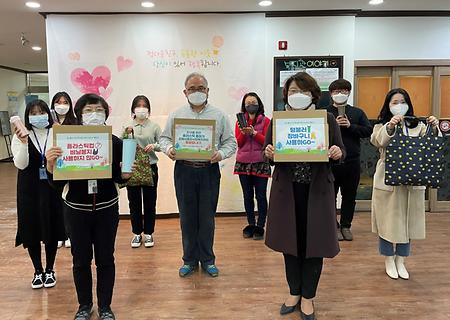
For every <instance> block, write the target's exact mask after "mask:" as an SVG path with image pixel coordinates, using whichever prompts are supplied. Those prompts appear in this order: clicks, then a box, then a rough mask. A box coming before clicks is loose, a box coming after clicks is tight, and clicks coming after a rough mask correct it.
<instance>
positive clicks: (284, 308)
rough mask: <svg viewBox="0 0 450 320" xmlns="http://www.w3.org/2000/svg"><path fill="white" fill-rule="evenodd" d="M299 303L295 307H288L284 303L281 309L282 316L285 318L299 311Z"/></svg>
mask: <svg viewBox="0 0 450 320" xmlns="http://www.w3.org/2000/svg"><path fill="white" fill-rule="evenodd" d="M297 306H298V303H297V304H296V305H295V306H287V305H286V304H284V303H283V305H282V306H281V308H280V314H281V315H282V316H284V315H285V314H289V313H292V312H294V311H295V309H297Z"/></svg>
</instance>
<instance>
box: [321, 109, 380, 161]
mask: <svg viewBox="0 0 450 320" xmlns="http://www.w3.org/2000/svg"><path fill="white" fill-rule="evenodd" d="M326 109H327V111H328V112H330V113H332V114H333V115H334V116H335V117H336V118H337V116H338V109H337V108H336V107H335V106H333V105H330V106H328V107H327V108H326ZM345 115H346V116H347V119H348V120H349V121H350V127H349V128H346V127H340V128H341V134H342V140H343V141H344V146H345V149H346V151H347V156H346V158H345V161H344V162H352V161H358V162H359V155H360V153H361V143H360V140H361V139H363V138H368V137H370V135H371V134H372V130H373V128H372V125H371V124H370V122H369V119H367V116H366V114H365V113H364V111H363V110H361V109H359V108H357V107H353V106H351V105H349V104H348V105H347V106H346V107H345Z"/></svg>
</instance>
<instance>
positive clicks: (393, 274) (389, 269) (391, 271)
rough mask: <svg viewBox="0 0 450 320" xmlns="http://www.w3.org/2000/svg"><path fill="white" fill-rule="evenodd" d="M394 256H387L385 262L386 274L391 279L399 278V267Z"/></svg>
mask: <svg viewBox="0 0 450 320" xmlns="http://www.w3.org/2000/svg"><path fill="white" fill-rule="evenodd" d="M394 259H395V258H394V256H386V260H384V264H385V265H386V274H387V275H388V276H389V277H390V278H391V279H398V272H397V267H396V266H395V261H394Z"/></svg>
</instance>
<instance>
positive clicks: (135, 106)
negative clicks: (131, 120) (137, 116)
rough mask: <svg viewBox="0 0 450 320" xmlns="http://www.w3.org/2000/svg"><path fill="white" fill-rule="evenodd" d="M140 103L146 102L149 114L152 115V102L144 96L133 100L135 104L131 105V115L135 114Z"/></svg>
mask: <svg viewBox="0 0 450 320" xmlns="http://www.w3.org/2000/svg"><path fill="white" fill-rule="evenodd" d="M139 101H144V102H145V105H146V108H147V109H148V113H150V112H151V108H150V100H148V98H147V97H146V96H144V95H139V96H136V97H135V98H134V99H133V102H132V103H131V113H134V109H136V108H137V105H138V103H139Z"/></svg>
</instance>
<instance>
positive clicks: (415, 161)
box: [385, 126, 445, 188]
mask: <svg viewBox="0 0 450 320" xmlns="http://www.w3.org/2000/svg"><path fill="white" fill-rule="evenodd" d="M444 139H445V138H444V137H439V136H437V135H435V134H433V130H431V127H430V126H428V127H427V130H426V133H425V135H424V136H421V137H411V136H409V135H405V134H404V133H403V129H402V127H401V126H398V127H397V129H396V131H395V135H394V137H393V138H392V139H391V141H390V142H389V145H388V146H387V148H386V172H385V183H386V185H391V186H400V185H410V186H427V187H431V188H438V187H440V186H441V184H442V182H443V179H444V177H445V176H444V168H445V154H444V152H445V150H444V146H445V140H444Z"/></svg>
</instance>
